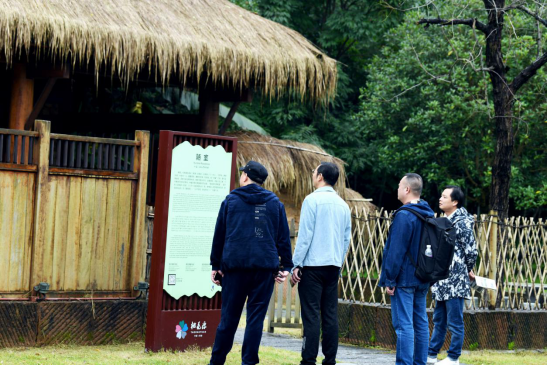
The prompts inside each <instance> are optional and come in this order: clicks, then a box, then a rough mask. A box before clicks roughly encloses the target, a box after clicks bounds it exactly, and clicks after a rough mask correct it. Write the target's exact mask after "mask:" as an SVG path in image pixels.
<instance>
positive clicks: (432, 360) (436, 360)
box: [426, 356, 438, 364]
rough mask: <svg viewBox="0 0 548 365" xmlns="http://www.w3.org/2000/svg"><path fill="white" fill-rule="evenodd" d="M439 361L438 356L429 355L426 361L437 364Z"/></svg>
mask: <svg viewBox="0 0 548 365" xmlns="http://www.w3.org/2000/svg"><path fill="white" fill-rule="evenodd" d="M437 362H438V358H437V357H436V356H428V357H427V358H426V363H427V364H435V363H437Z"/></svg>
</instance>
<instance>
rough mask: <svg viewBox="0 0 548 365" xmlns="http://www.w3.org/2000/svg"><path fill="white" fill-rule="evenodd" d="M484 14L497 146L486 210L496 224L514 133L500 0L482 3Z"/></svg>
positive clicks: (504, 207) (502, 211)
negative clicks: (492, 215) (504, 58)
mask: <svg viewBox="0 0 548 365" xmlns="http://www.w3.org/2000/svg"><path fill="white" fill-rule="evenodd" d="M484 4H485V7H486V9H487V12H488V17H489V23H488V27H489V29H488V32H487V34H488V36H487V38H486V46H487V47H486V63H487V67H489V68H490V69H491V71H490V72H489V73H490V76H491V85H492V86H493V103H494V105H495V136H496V139H497V146H496V149H495V159H494V161H493V166H492V170H491V173H492V180H491V196H490V201H489V205H490V208H491V209H492V210H494V211H496V212H497V214H498V216H499V219H500V221H503V220H504V218H506V217H507V216H508V196H509V194H510V177H511V164H512V152H513V148H514V133H513V128H512V104H513V99H514V98H513V95H512V92H511V90H510V87H509V85H508V83H507V80H506V68H505V65H504V62H503V59H502V36H503V33H502V32H503V26H504V13H503V12H502V11H500V9H502V8H504V0H496V1H493V0H484Z"/></svg>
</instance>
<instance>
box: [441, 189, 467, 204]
mask: <svg viewBox="0 0 548 365" xmlns="http://www.w3.org/2000/svg"><path fill="white" fill-rule="evenodd" d="M444 189H451V201H452V202H454V201H455V200H456V201H457V208H462V206H463V204H464V192H463V191H462V189H461V188H460V186H457V185H447V186H446V187H445V188H444Z"/></svg>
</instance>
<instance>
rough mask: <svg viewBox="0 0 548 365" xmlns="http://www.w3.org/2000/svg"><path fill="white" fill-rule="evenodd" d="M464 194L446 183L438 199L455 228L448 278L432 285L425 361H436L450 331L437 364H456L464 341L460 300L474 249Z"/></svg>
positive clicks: (464, 295)
mask: <svg viewBox="0 0 548 365" xmlns="http://www.w3.org/2000/svg"><path fill="white" fill-rule="evenodd" d="M463 203H464V193H463V192H462V190H461V188H460V187H458V186H453V185H450V186H446V187H445V190H444V191H443V193H442V194H441V198H440V200H439V206H440V209H441V210H442V211H443V212H444V213H445V215H446V216H447V218H449V220H450V221H451V222H452V223H453V225H454V226H455V228H456V231H457V237H456V244H455V255H454V256H453V263H452V264H451V268H450V273H449V277H448V278H447V279H445V280H440V281H438V282H437V283H435V284H434V285H433V286H432V288H431V289H432V297H433V298H434V300H435V301H436V308H435V309H434V318H433V322H434V331H433V332H432V337H431V338H430V345H429V346H428V360H427V363H428V364H433V363H436V362H437V355H438V353H439V351H440V349H441V347H442V346H443V343H444V342H445V335H446V332H447V327H449V331H451V345H450V347H449V351H447V358H446V359H444V360H442V361H440V362H437V363H438V364H459V357H460V354H461V350H462V344H463V342H464V320H463V314H462V312H463V310H464V299H470V298H471V293H470V280H474V273H473V271H472V270H473V269H474V266H475V264H476V258H477V256H478V250H477V247H476V240H475V238H474V218H473V217H472V215H470V214H469V213H468V212H467V211H466V209H465V208H464V207H463V206H462V204H463Z"/></svg>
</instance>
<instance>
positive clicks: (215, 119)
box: [199, 94, 219, 134]
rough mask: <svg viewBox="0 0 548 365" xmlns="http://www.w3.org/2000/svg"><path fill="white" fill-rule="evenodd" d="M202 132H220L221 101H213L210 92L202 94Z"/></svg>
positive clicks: (200, 114) (200, 115)
mask: <svg viewBox="0 0 548 365" xmlns="http://www.w3.org/2000/svg"><path fill="white" fill-rule="evenodd" d="M199 117H200V133H204V134H217V133H219V103H218V102H216V101H212V100H211V98H210V96H209V94H206V95H204V96H200V113H199Z"/></svg>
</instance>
